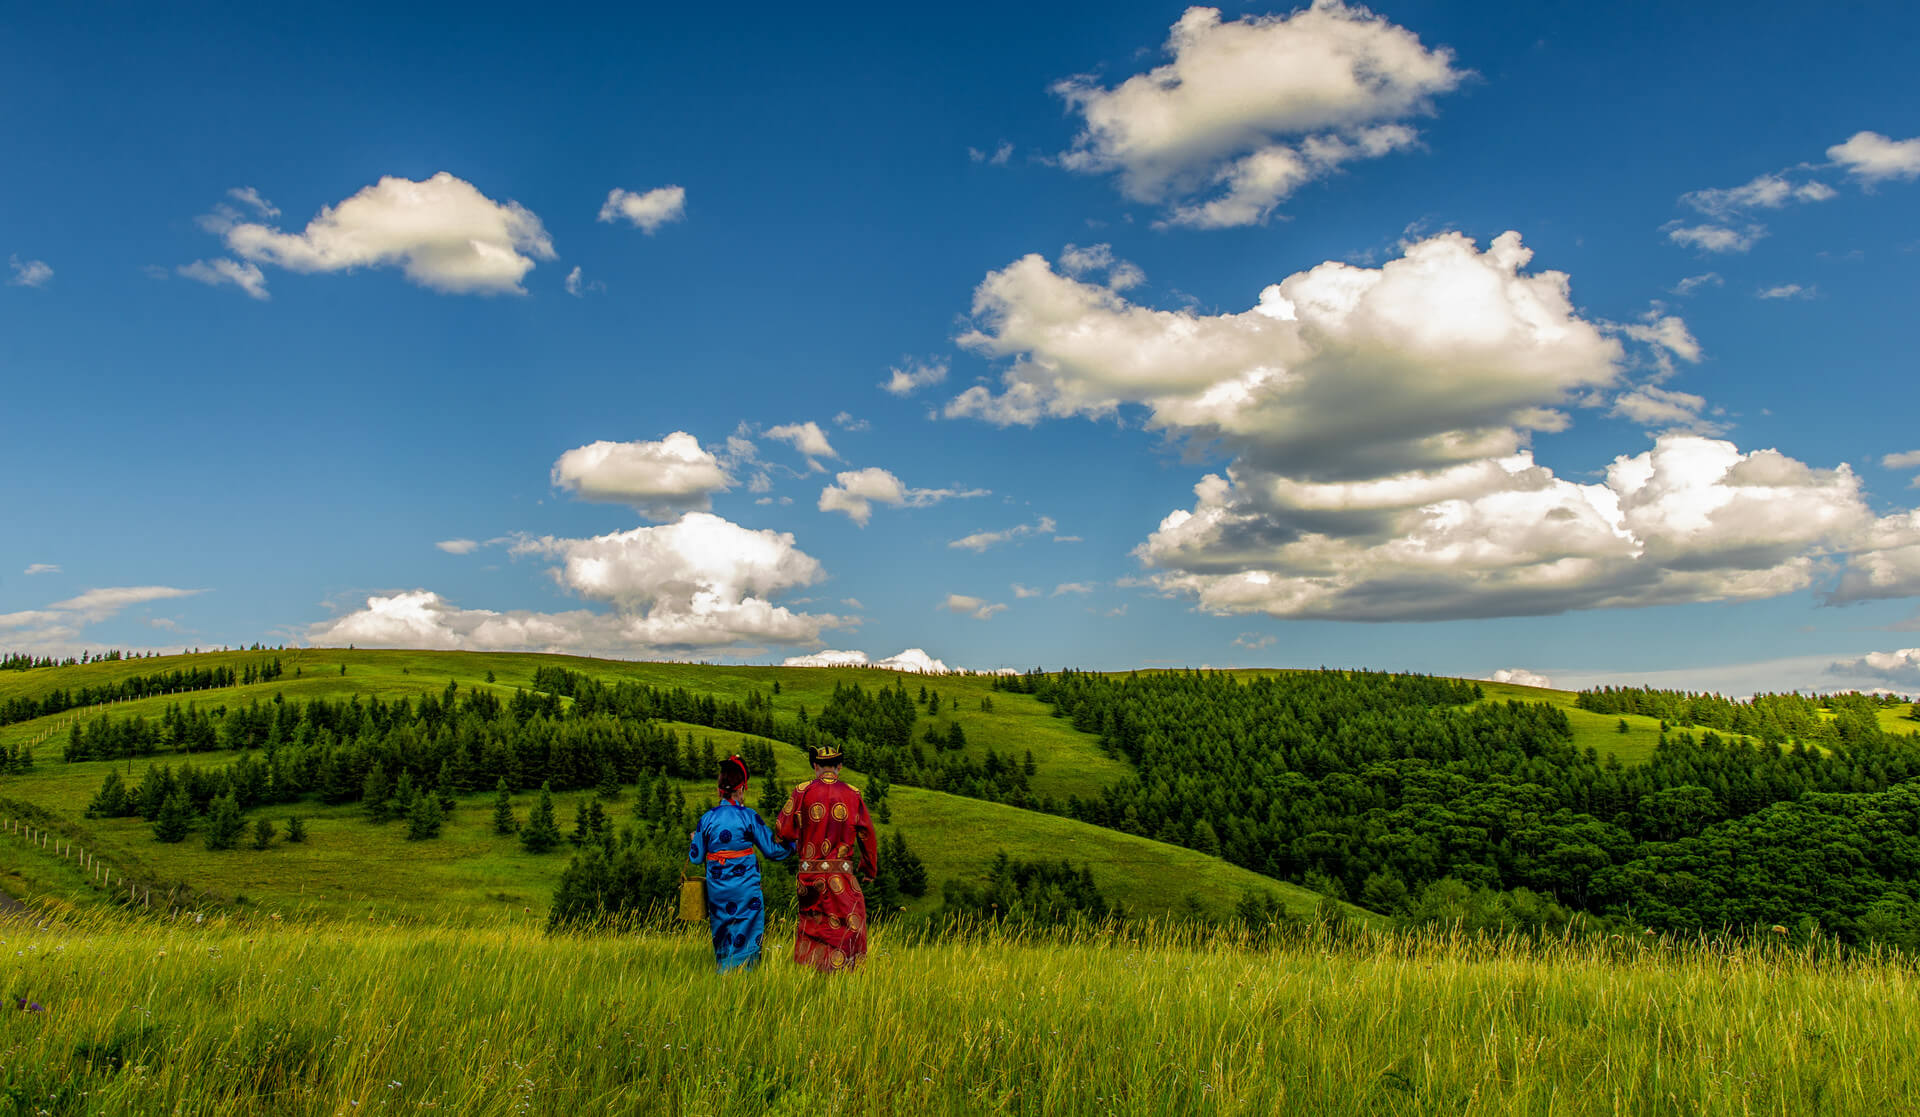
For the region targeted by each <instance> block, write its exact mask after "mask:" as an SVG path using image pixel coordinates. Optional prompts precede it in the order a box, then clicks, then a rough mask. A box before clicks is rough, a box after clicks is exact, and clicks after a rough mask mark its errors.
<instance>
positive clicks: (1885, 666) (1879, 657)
mask: <svg viewBox="0 0 1920 1117" xmlns="http://www.w3.org/2000/svg"><path fill="white" fill-rule="evenodd" d="M1827 673H1828V674H1830V675H1840V676H1844V677H1847V678H1860V677H1863V676H1864V677H1866V678H1869V679H1881V680H1884V681H1886V682H1889V683H1892V684H1894V685H1895V686H1898V687H1903V688H1908V689H1912V688H1916V687H1920V648H1901V649H1900V650H1898V651H1892V652H1868V653H1867V654H1866V655H1864V656H1861V657H1860V658H1859V659H1851V660H1840V661H1837V662H1835V663H1834V664H1833V665H1832V666H1830V667H1828V668H1827Z"/></svg>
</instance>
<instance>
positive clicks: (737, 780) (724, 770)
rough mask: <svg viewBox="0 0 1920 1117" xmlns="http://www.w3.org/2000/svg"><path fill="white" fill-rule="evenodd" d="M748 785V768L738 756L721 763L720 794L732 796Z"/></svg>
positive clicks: (730, 757)
mask: <svg viewBox="0 0 1920 1117" xmlns="http://www.w3.org/2000/svg"><path fill="white" fill-rule="evenodd" d="M746 785H747V766H746V763H745V762H744V761H742V760H741V759H740V758H739V757H737V756H729V757H727V758H726V759H725V760H722V761H721V762H720V794H722V795H731V794H733V793H734V792H736V791H738V790H740V789H741V788H743V787H745V786H746Z"/></svg>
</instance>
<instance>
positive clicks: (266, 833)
mask: <svg viewBox="0 0 1920 1117" xmlns="http://www.w3.org/2000/svg"><path fill="white" fill-rule="evenodd" d="M276 833H277V831H276V830H274V828H273V820H271V819H266V818H263V819H260V820H258V821H256V822H255V823H254V824H253V848H255V849H266V848H268V847H269V846H271V845H273V839H274V836H275V835H276Z"/></svg>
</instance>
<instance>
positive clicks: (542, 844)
mask: <svg viewBox="0 0 1920 1117" xmlns="http://www.w3.org/2000/svg"><path fill="white" fill-rule="evenodd" d="M559 844H560V827H559V825H558V823H556V822H555V821H554V817H553V787H552V786H551V785H549V784H541V785H540V798H539V800H538V801H536V802H535V803H534V805H533V813H532V814H531V815H529V816H527V824H526V826H524V827H522V828H521V830H520V848H521V849H524V850H526V851H527V852H528V853H545V852H547V851H548V850H550V849H552V848H553V847H555V846H557V845H559Z"/></svg>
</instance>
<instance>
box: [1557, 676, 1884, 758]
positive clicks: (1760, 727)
mask: <svg viewBox="0 0 1920 1117" xmlns="http://www.w3.org/2000/svg"><path fill="white" fill-rule="evenodd" d="M1907 703H1908V699H1906V698H1903V697H1901V696H1900V695H1897V694H1861V693H1859V692H1857V691H1856V692H1852V693H1848V694H1829V695H1823V696H1820V697H1813V696H1809V695H1801V694H1757V695H1755V696H1753V697H1752V698H1749V699H1746V700H1744V701H1735V700H1733V699H1731V698H1723V697H1721V696H1720V695H1718V694H1710V693H1695V692H1693V691H1684V690H1656V689H1654V688H1652V687H1599V688H1596V689H1593V690H1583V691H1581V692H1580V693H1579V694H1578V695H1576V696H1575V698H1574V705H1575V706H1577V707H1578V708H1580V709H1582V710H1592V711H1593V712H1595V713H1599V714H1639V715H1641V716H1643V717H1652V718H1659V719H1660V720H1661V721H1663V722H1666V723H1668V724H1669V725H1674V726H1682V727H1693V726H1699V727H1701V728H1706V729H1717V730H1720V731H1721V732H1723V733H1737V734H1740V735H1741V736H1745V737H1756V738H1759V739H1760V740H1761V741H1763V742H1766V743H1769V744H1781V745H1784V744H1787V743H1788V742H1790V741H1806V742H1810V743H1821V744H1832V743H1839V742H1842V741H1844V740H1845V739H1846V738H1847V737H1848V736H1850V735H1856V736H1857V735H1858V731H1859V727H1860V726H1861V725H1862V724H1868V725H1873V726H1876V727H1877V726H1878V719H1877V718H1876V716H1875V714H1876V711H1878V710H1881V709H1886V708H1889V707H1893V706H1903V705H1906V704H1907Z"/></svg>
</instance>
